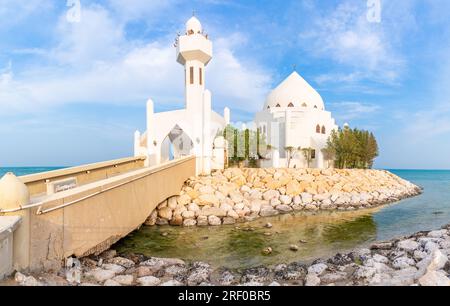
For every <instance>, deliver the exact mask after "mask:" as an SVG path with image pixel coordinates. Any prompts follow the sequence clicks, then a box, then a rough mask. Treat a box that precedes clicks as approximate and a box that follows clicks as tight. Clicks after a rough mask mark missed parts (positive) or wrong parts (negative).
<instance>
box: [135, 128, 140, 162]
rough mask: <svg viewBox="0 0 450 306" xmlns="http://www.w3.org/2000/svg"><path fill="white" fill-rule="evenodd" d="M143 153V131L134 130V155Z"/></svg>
mask: <svg viewBox="0 0 450 306" xmlns="http://www.w3.org/2000/svg"><path fill="white" fill-rule="evenodd" d="M140 155H141V132H139V131H136V132H134V157H138V156H140Z"/></svg>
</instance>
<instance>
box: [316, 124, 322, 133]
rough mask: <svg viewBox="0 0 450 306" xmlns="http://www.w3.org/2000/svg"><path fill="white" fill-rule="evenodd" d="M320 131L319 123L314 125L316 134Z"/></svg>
mask: <svg viewBox="0 0 450 306" xmlns="http://www.w3.org/2000/svg"><path fill="white" fill-rule="evenodd" d="M320 131H321V128H320V125H319V124H318V125H317V126H316V133H317V134H320Z"/></svg>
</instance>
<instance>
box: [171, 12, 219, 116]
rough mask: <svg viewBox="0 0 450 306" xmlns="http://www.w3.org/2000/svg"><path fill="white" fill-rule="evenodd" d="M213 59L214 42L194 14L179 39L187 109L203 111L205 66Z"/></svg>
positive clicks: (178, 52) (178, 53)
mask: <svg viewBox="0 0 450 306" xmlns="http://www.w3.org/2000/svg"><path fill="white" fill-rule="evenodd" d="M211 59H212V43H211V41H210V40H209V39H208V36H207V35H205V34H204V33H203V29H202V25H201V23H200V21H199V20H198V19H197V18H196V17H195V16H193V17H192V18H191V19H189V20H188V22H187V23H186V34H185V35H182V36H180V37H179V38H178V41H177V61H178V63H180V64H181V65H183V66H184V70H185V88H186V109H188V111H189V110H194V111H201V104H202V101H203V94H204V91H205V81H206V78H205V67H206V66H207V65H208V63H209V62H210V61H211Z"/></svg>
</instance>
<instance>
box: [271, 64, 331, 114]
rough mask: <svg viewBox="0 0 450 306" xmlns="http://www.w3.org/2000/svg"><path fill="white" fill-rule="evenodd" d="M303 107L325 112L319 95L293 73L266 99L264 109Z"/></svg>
mask: <svg viewBox="0 0 450 306" xmlns="http://www.w3.org/2000/svg"><path fill="white" fill-rule="evenodd" d="M277 107H279V108H286V107H303V108H307V109H318V110H325V104H324V103H323V99H322V97H321V96H320V94H319V93H318V92H317V91H316V90H315V89H314V88H312V86H311V85H309V84H308V82H306V81H305V80H304V79H303V78H302V77H301V76H300V75H299V74H298V73H297V72H293V73H292V74H291V75H290V76H289V77H287V79H285V80H284V81H283V82H282V83H281V84H280V85H278V87H277V88H275V89H274V90H273V91H272V92H271V93H270V94H269V96H268V97H267V100H266V103H265V106H264V109H268V108H277Z"/></svg>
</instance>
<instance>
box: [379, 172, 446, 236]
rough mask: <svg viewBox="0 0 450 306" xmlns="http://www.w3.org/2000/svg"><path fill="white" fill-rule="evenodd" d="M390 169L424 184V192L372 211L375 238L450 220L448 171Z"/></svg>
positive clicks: (425, 227)
mask: <svg viewBox="0 0 450 306" xmlns="http://www.w3.org/2000/svg"><path fill="white" fill-rule="evenodd" d="M390 171H391V172H393V173H395V174H396V175H398V176H400V177H402V178H404V179H406V180H408V181H411V182H413V183H415V184H417V185H419V186H421V187H423V188H424V193H423V194H422V195H421V196H418V197H415V198H411V199H406V200H403V201H401V202H399V203H397V204H394V205H391V206H387V207H386V208H384V209H382V210H381V211H380V212H378V213H376V214H374V216H373V218H374V221H375V223H376V225H377V238H378V239H388V238H392V237H393V236H398V235H408V234H411V233H414V232H418V231H422V230H432V229H436V228H439V227H441V226H443V225H446V224H448V223H450V171H448V170H390Z"/></svg>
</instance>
